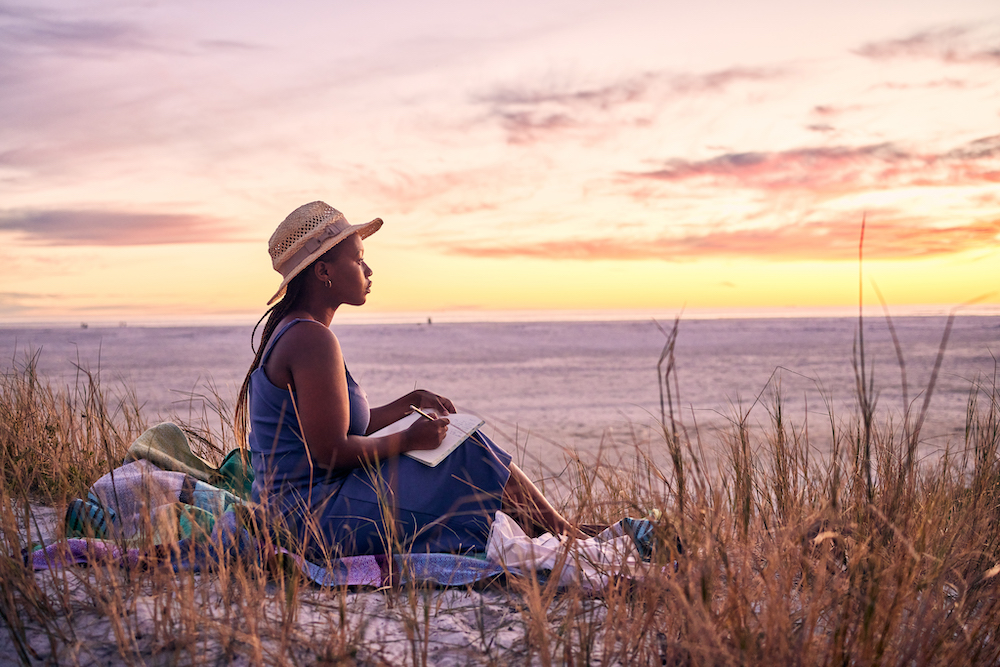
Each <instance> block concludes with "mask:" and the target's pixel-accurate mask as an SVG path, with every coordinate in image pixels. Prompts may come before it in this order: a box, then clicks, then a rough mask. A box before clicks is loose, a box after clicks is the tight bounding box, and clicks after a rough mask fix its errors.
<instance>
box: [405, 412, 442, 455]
mask: <svg viewBox="0 0 1000 667" xmlns="http://www.w3.org/2000/svg"><path fill="white" fill-rule="evenodd" d="M447 432H448V420H447V419H445V418H440V419H418V420H417V421H415V422H413V424H412V425H411V426H410V428H409V435H410V436H411V442H412V443H413V449H434V448H435V447H437V446H438V445H440V444H441V442H442V441H443V440H444V436H445V433H447Z"/></svg>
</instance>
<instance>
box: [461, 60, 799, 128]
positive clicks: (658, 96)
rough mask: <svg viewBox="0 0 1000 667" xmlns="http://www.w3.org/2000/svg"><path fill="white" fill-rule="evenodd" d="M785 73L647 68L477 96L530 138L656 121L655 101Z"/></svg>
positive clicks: (492, 116) (490, 114)
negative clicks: (597, 80) (586, 82)
mask: <svg viewBox="0 0 1000 667" xmlns="http://www.w3.org/2000/svg"><path fill="white" fill-rule="evenodd" d="M783 75H784V72H782V71H780V70H776V69H764V68H749V67H734V68H729V69H724V70H718V71H714V72H707V73H702V74H691V73H670V72H647V73H643V74H640V75H635V76H631V77H627V78H622V79H620V80H618V81H614V82H612V83H610V84H606V85H602V86H572V85H566V84H551V85H549V86H544V87H537V86H536V87H529V86H499V87H497V88H495V89H494V90H492V91H490V92H488V93H486V94H483V95H479V96H476V97H475V98H474V99H473V102H474V103H476V104H478V105H483V106H486V107H487V108H488V117H489V118H490V119H492V120H494V121H495V122H498V123H499V124H500V126H501V127H502V128H503V129H504V131H505V132H506V135H507V141H508V143H512V144H529V143H533V142H535V141H538V140H540V139H542V138H544V137H546V136H549V135H552V134H555V133H558V132H561V131H565V130H569V129H573V128H576V127H588V126H591V125H593V124H601V123H607V122H611V121H612V120H613V122H614V123H615V124H616V125H629V124H632V125H643V124H647V123H649V122H651V118H649V114H650V111H651V110H650V109H649V108H648V105H650V104H652V105H659V104H663V103H667V102H669V101H671V100H673V99H678V98H681V97H685V96H692V95H702V94H715V93H721V92H724V91H725V90H726V89H728V88H729V87H731V86H733V85H735V84H738V83H742V82H760V81H768V80H772V79H775V78H778V77H781V76H783ZM630 105H632V106H634V108H631V109H630ZM636 105H646V106H636Z"/></svg>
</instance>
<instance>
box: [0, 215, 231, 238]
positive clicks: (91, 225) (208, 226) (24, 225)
mask: <svg viewBox="0 0 1000 667" xmlns="http://www.w3.org/2000/svg"><path fill="white" fill-rule="evenodd" d="M0 231H10V232H19V233H21V234H22V235H24V237H25V239H26V240H27V241H28V242H30V243H34V244H37V245H50V246H82V245H88V246H89V245H95V246H139V245H162V244H167V243H216V242H226V241H236V240H240V239H239V238H238V237H237V234H236V232H235V227H234V226H233V225H229V224H225V223H223V222H222V221H220V220H219V219H217V218H211V217H207V216H201V215H195V214H175V213H128V212H125V211H108V210H104V211H99V210H49V211H5V212H0Z"/></svg>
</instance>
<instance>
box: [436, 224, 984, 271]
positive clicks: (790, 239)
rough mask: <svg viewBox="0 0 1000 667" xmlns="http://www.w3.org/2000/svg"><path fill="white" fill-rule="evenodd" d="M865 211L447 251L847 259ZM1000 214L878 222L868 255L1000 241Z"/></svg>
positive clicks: (926, 252) (922, 253) (900, 255)
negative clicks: (775, 223)
mask: <svg viewBox="0 0 1000 667" xmlns="http://www.w3.org/2000/svg"><path fill="white" fill-rule="evenodd" d="M860 221H861V215H860V213H859V214H857V215H855V216H852V217H843V218H840V219H830V220H823V221H816V222H808V223H803V224H797V225H787V226H783V227H778V228H773V229H752V230H732V231H726V230H711V231H707V232H705V233H691V234H686V235H681V236H662V237H656V238H624V237H621V236H608V237H600V238H591V239H584V240H579V239H572V240H557V241H548V242H542V243H533V244H532V243H518V244H513V243H510V242H507V241H502V242H501V241H498V242H497V243H492V244H491V243H480V244H468V243H456V244H450V245H446V246H445V248H446V251H447V252H448V253H451V254H455V255H464V256H470V257H489V258H507V257H527V258H535V259H547V260H553V259H555V260H667V261H685V260H694V259H702V258H709V257H731V258H740V257H742V258H755V259H768V260H845V259H848V260H849V259H853V258H856V257H857V254H858V238H859V230H860ZM998 238H1000V219H996V220H983V221H973V222H971V223H969V224H967V225H951V226H946V227H943V226H934V225H929V224H927V221H921V220H912V219H911V220H903V219H900V218H898V217H896V218H893V219H889V220H882V221H878V220H873V219H872V218H871V217H869V220H868V223H867V225H866V231H865V254H866V256H867V257H869V258H872V259H907V258H920V257H933V256H940V255H948V254H952V253H957V252H964V251H968V250H975V249H978V248H982V247H984V246H989V245H995V244H996V243H997V239H998Z"/></svg>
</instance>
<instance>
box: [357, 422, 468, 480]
mask: <svg viewBox="0 0 1000 667" xmlns="http://www.w3.org/2000/svg"><path fill="white" fill-rule="evenodd" d="M445 416H446V417H447V419H448V422H449V423H448V432H447V433H445V436H444V440H443V441H442V442H441V444H440V445H438V446H437V447H435V448H434V449H421V450H416V451H412V452H405V453H404V455H405V456H409V457H410V458H411V459H416V460H417V461H420V462H421V463H423V464H424V465H426V466H430V467H432V468H433V467H434V466H436V465H437V464H439V463H441V461H444V460H445V458H446V457H447V456H448V455H449V454H451V453H452V452H453V451H455V448H456V447H458V446H459V445H461V444H462V443H463V442H465V439H466V438H468V437H469V436H470V435H472V434H473V433H475V432H476V431H478V430H479V429H480V427H482V425H483V424H485V423H486V422H485V421H483V420H482V419H480V418H479V417H477V416H475V415H470V414H465V413H462V412H459V413H458V414H454V415H445ZM418 419H426V417H423V416H421V415H419V414H418V413H416V412H411V413H410V414H408V415H406V416H405V417H403V418H402V419H400V420H399V421H395V422H393V423H391V424H389V425H388V426H386V427H384V428H380V429H379V430H377V431H375V432H374V433H369V434H368V436H369V437H371V438H379V437H381V436H383V435H389V434H391V433H399V432H400V431H405V430H406V429H408V428H409V427H410V424H412V423H413V422H415V421H417V420H418Z"/></svg>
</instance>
